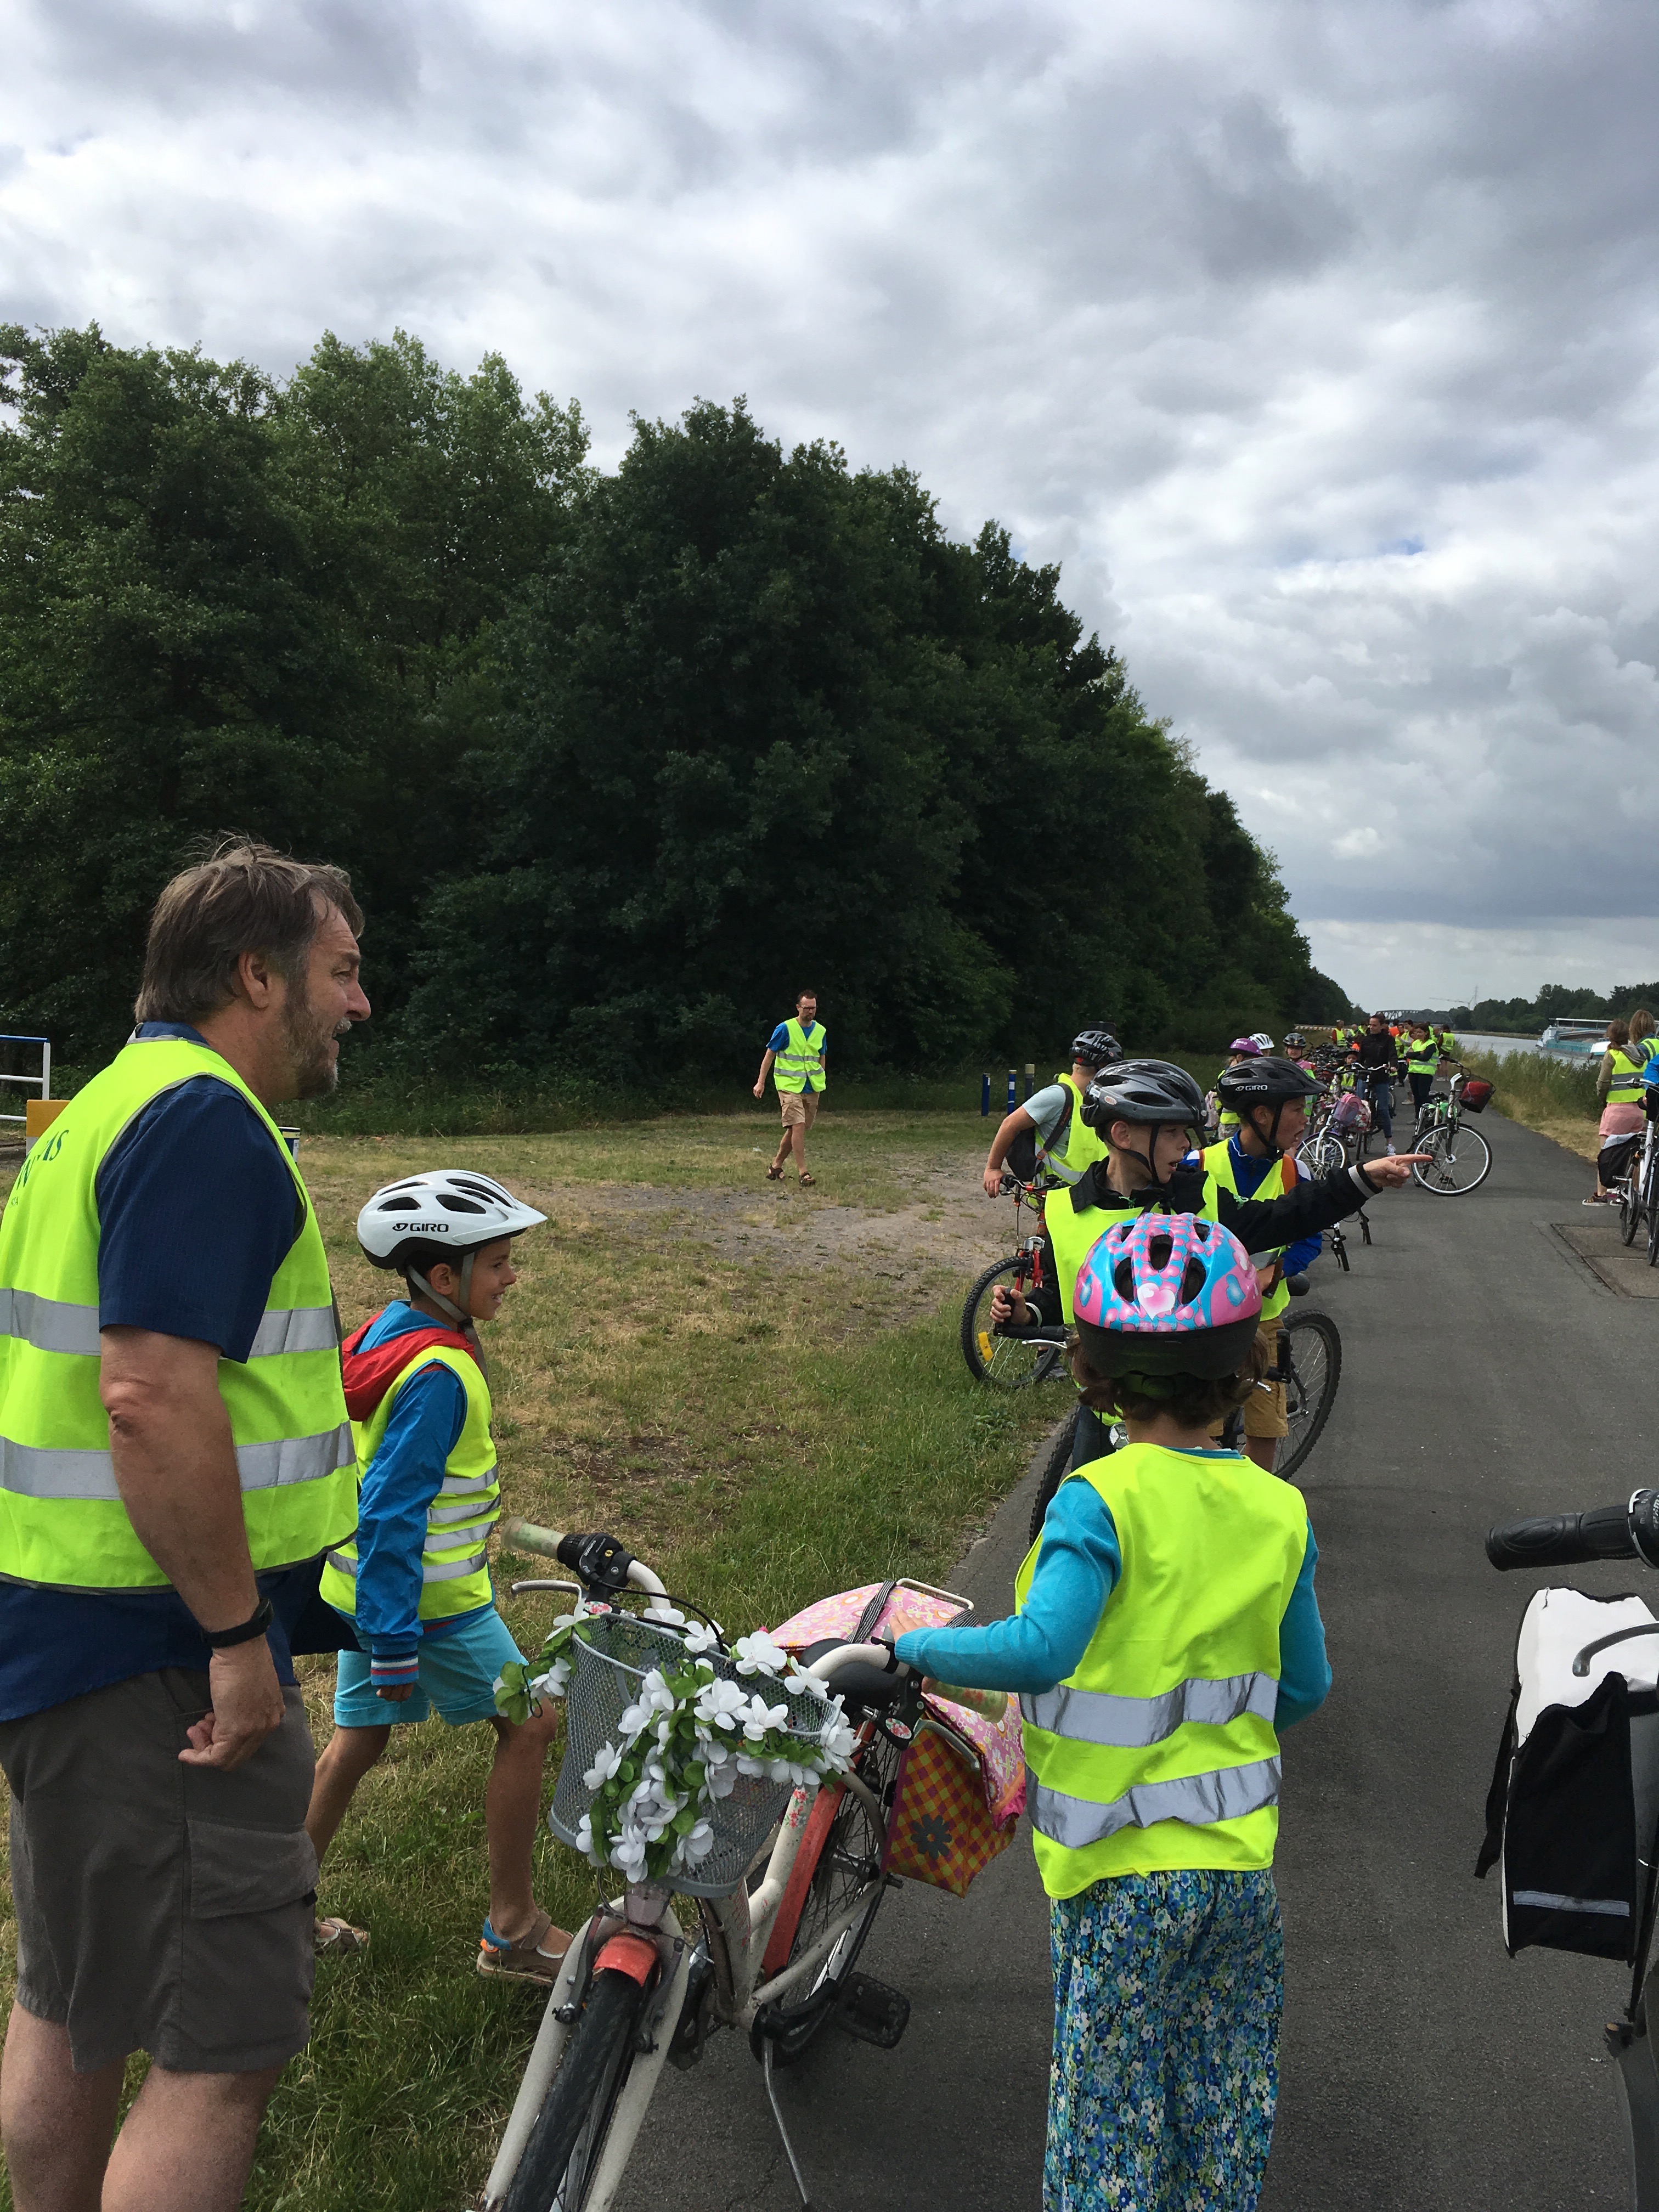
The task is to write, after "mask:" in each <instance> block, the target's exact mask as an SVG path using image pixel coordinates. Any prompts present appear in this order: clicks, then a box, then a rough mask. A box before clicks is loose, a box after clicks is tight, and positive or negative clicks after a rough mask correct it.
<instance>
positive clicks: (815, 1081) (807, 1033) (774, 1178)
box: [755, 991, 829, 1186]
mask: <svg viewBox="0 0 1659 2212" xmlns="http://www.w3.org/2000/svg"><path fill="white" fill-rule="evenodd" d="M769 1073H770V1075H771V1077H772V1079H773V1081H774V1082H775V1084H776V1085H777V1087H778V1106H779V1109H780V1110H781V1114H782V1116H783V1135H782V1137H781V1139H780V1140H779V1144H778V1149H777V1151H776V1152H775V1154H774V1156H773V1159H772V1164H771V1166H770V1167H769V1168H768V1169H767V1170H766V1179H767V1181H768V1182H782V1181H783V1170H784V1164H785V1163H786V1162H787V1159H788V1158H789V1156H790V1154H791V1153H792V1152H793V1155H794V1159H795V1173H796V1174H797V1175H798V1176H799V1177H800V1180H801V1182H802V1184H803V1186H810V1185H811V1183H813V1182H816V1181H817V1177H816V1176H811V1175H809V1174H808V1173H807V1171H806V1133H807V1131H808V1130H809V1129H810V1128H811V1126H812V1124H813V1122H814V1121H817V1116H818V1100H819V1098H820V1097H822V1096H823V1089H824V1085H826V1084H827V1083H828V1082H829V1075H828V1073H827V1072H826V1070H825V1066H824V1029H823V1023H822V1022H821V1021H820V1020H819V1019H818V994H817V992H816V991H803V992H802V993H801V994H800V996H799V998H798V999H797V1000H796V1001H795V1011H794V1012H793V1015H792V1016H791V1017H790V1018H789V1019H788V1020H787V1021H785V1022H780V1023H779V1024H778V1025H777V1027H776V1029H775V1030H773V1032H772V1035H771V1039H770V1041H769V1043H768V1045H767V1048H766V1050H765V1051H764V1052H763V1054H762V1055H761V1064H760V1073H759V1074H758V1075H757V1077H756V1078H755V1096H756V1097H757V1098H761V1097H764V1096H765V1094H766V1079H767V1076H768V1074H769Z"/></svg>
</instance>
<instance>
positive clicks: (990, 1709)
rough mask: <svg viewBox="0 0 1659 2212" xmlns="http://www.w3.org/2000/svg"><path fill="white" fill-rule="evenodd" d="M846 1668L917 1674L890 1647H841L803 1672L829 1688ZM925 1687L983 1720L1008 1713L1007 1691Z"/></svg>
mask: <svg viewBox="0 0 1659 2212" xmlns="http://www.w3.org/2000/svg"><path fill="white" fill-rule="evenodd" d="M843 1667H876V1668H879V1669H880V1670H881V1672H882V1673H883V1674H898V1675H908V1674H915V1671H916V1670H915V1668H914V1667H911V1666H908V1665H907V1664H906V1662H904V1661H903V1660H902V1659H901V1658H900V1657H899V1656H897V1654H896V1652H895V1651H894V1650H893V1647H892V1645H891V1644H837V1645H836V1648H835V1650H833V1651H826V1652H824V1653H823V1654H822V1656H820V1657H818V1658H817V1659H815V1660H814V1661H813V1662H812V1663H811V1666H810V1667H804V1668H802V1669H801V1672H802V1673H803V1674H810V1675H811V1678H812V1680H814V1681H815V1682H822V1683H823V1684H824V1685H825V1686H826V1687H828V1686H829V1680H830V1677H831V1676H832V1675H835V1674H840V1672H841V1671H842V1668H843ZM922 1687H923V1689H924V1690H931V1691H932V1692H933V1695H934V1696H935V1697H938V1698H943V1699H945V1700H946V1701H947V1703H949V1704H951V1705H963V1706H965V1707H966V1708H967V1710H968V1711H969V1712H971V1713H978V1714H979V1715H980V1717H981V1719H984V1720H987V1721H992V1722H995V1721H1000V1719H1001V1718H1002V1717H1003V1715H1004V1713H1006V1711H1007V1710H1008V1692H1006V1690H965V1689H963V1688H961V1687H959V1686H957V1684H955V1683H953V1682H936V1681H934V1680H933V1679H932V1677H931V1676H926V1677H924V1678H923V1681H922Z"/></svg>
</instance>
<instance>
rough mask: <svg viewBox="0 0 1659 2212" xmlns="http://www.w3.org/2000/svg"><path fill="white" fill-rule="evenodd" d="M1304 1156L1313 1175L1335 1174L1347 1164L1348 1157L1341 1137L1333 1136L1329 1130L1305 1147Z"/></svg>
mask: <svg viewBox="0 0 1659 2212" xmlns="http://www.w3.org/2000/svg"><path fill="white" fill-rule="evenodd" d="M1303 1156H1304V1158H1305V1159H1306V1161H1307V1163H1308V1172H1309V1173H1310V1175H1313V1176H1328V1175H1334V1173H1335V1172H1336V1170H1337V1169H1338V1168H1340V1167H1342V1166H1345V1165H1346V1162H1347V1157H1348V1155H1347V1150H1346V1146H1344V1144H1343V1142H1342V1139H1341V1138H1340V1137H1337V1136H1333V1135H1332V1134H1331V1133H1330V1132H1329V1131H1327V1132H1326V1133H1325V1134H1324V1135H1323V1136H1321V1137H1316V1138H1315V1139H1314V1141H1313V1142H1312V1144H1311V1145H1309V1146H1306V1147H1305V1148H1304V1155H1303Z"/></svg>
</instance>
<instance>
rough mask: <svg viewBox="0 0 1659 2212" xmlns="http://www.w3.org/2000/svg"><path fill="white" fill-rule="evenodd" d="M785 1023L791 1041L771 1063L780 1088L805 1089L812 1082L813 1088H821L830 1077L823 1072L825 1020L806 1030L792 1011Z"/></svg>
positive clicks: (784, 1089)
mask: <svg viewBox="0 0 1659 2212" xmlns="http://www.w3.org/2000/svg"><path fill="white" fill-rule="evenodd" d="M784 1027H785V1028H786V1029H787V1031H788V1033H789V1035H788V1042H787V1043H786V1044H785V1046H784V1048H783V1050H782V1051H781V1053H780V1054H778V1056H777V1058H776V1059H775V1060H774V1061H773V1063H772V1078H773V1080H774V1081H775V1083H776V1085H777V1086H778V1089H779V1090H780V1091H805V1089H806V1087H807V1085H808V1084H811V1087H812V1089H813V1090H814V1091H822V1090H823V1087H824V1085H825V1083H826V1081H827V1080H828V1078H827V1077H826V1076H825V1074H824V1072H823V1040H824V1037H825V1036H826V1034H827V1032H826V1031H825V1029H824V1026H823V1023H822V1022H814V1023H813V1024H812V1026H811V1029H810V1030H804V1029H803V1028H802V1027H801V1025H800V1024H799V1022H798V1021H797V1020H796V1018H795V1017H794V1016H793V1014H791V1016H790V1017H789V1019H788V1020H787V1022H786V1023H785V1024H784Z"/></svg>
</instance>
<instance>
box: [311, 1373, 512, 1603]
mask: <svg viewBox="0 0 1659 2212" xmlns="http://www.w3.org/2000/svg"><path fill="white" fill-rule="evenodd" d="M428 1367H447V1368H448V1369H449V1370H450V1372H451V1373H452V1374H453V1375H454V1376H457V1377H459V1382H460V1385H461V1388H462V1389H464V1390H465V1393H466V1418H465V1420H464V1421H463V1423H462V1425H461V1433H460V1435H459V1437H457V1438H456V1440H455V1443H454V1447H453V1449H452V1450H451V1452H450V1455H449V1456H448V1458H447V1460H446V1461H445V1462H444V1479H443V1482H442V1484H441V1486H440V1488H439V1491H438V1493H437V1495H436V1496H435V1498H434V1499H433V1501H432V1504H431V1505H430V1506H429V1507H428V1510H427V1516H426V1541H425V1543H424V1545H423V1546H422V1558H421V1603H420V1617H421V1619H422V1620H449V1619H451V1618H452V1617H453V1615H454V1614H456V1613H471V1612H472V1611H474V1610H475V1608H476V1607H478V1606H481V1605H489V1603H490V1601H492V1599H493V1598H494V1596H495V1592H494V1590H493V1589H491V1587H490V1582H489V1567H488V1565H486V1564H485V1558H484V1545H485V1541H486V1540H487V1538H488V1537H489V1532H490V1530H491V1528H494V1526H495V1520H496V1516H497V1514H498V1513H499V1511H500V1510H501V1482H500V1480H499V1478H498V1475H497V1472H496V1466H495V1439H494V1438H493V1437H492V1436H491V1435H490V1433H489V1419H490V1403H489V1384H488V1383H486V1382H485V1381H484V1378H483V1370H482V1369H481V1368H480V1367H479V1365H478V1363H477V1360H476V1359H474V1358H472V1356H471V1353H470V1352H457V1351H455V1350H454V1349H453V1347H452V1346H448V1345H444V1344H435V1345H431V1346H428V1348H427V1350H426V1351H424V1352H420V1353H418V1354H417V1355H416V1358H413V1359H411V1360H410V1363H409V1365H408V1366H407V1367H405V1368H404V1371H403V1373H402V1374H401V1375H400V1376H398V1379H397V1381H396V1382H395V1383H392V1387H391V1388H390V1389H388V1390H387V1392H386V1395H385V1397H384V1398H382V1399H381V1401H380V1404H379V1405H378V1406H377V1407H375V1408H374V1412H373V1413H371V1414H370V1416H369V1418H368V1420H367V1421H362V1422H356V1423H354V1424H353V1426H354V1428H355V1431H356V1438H357V1458H358V1462H359V1464H360V1465H361V1466H362V1468H364V1469H365V1470H367V1469H368V1468H370V1467H372V1466H373V1465H374V1455H375V1453H376V1452H378V1451H379V1450H380V1446H381V1444H382V1443H384V1442H385V1441H386V1428H387V1425H389V1423H390V1421H391V1419H392V1408H393V1407H394V1406H395V1405H396V1404H397V1402H398V1398H399V1397H400V1396H401V1395H403V1393H404V1391H405V1390H406V1389H408V1388H409V1385H410V1383H412V1382H413V1381H414V1379H415V1377H416V1376H417V1375H419V1374H421V1373H422V1372H423V1371H424V1370H426V1369H427V1368H428ZM356 1575H357V1546H356V1539H355V1538H354V1539H353V1540H352V1541H350V1542H349V1543H344V1544H337V1545H336V1546H335V1547H334V1549H333V1550H332V1551H331V1552H330V1553H329V1555H328V1564H327V1565H326V1566H325V1568H324V1569H323V1584H322V1589H323V1595H324V1596H325V1598H326V1599H327V1600H328V1602H329V1603H330V1604H331V1606H335V1607H338V1609H339V1610H340V1612H342V1613H356V1610H357V1583H356Z"/></svg>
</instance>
